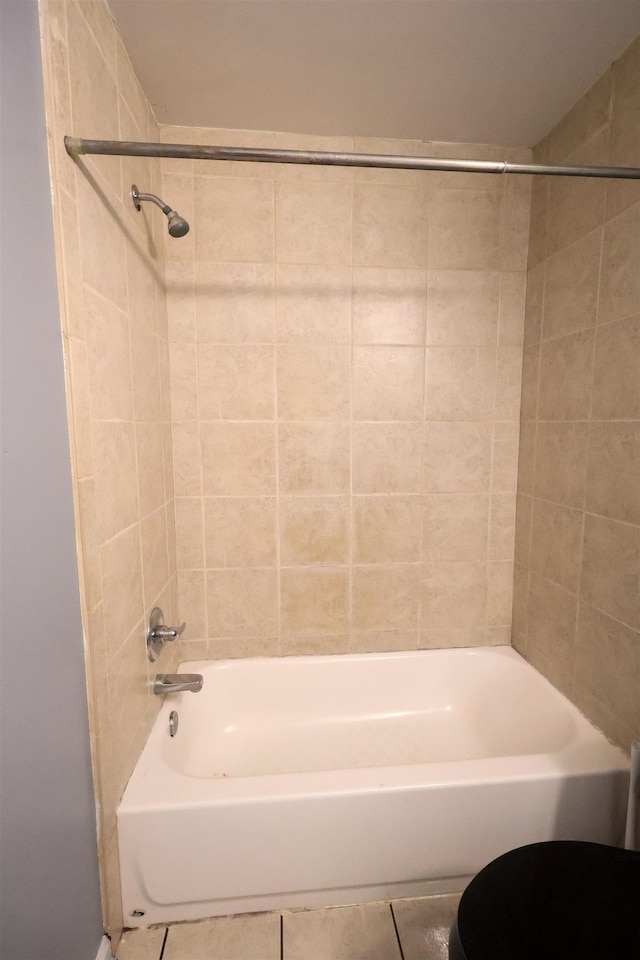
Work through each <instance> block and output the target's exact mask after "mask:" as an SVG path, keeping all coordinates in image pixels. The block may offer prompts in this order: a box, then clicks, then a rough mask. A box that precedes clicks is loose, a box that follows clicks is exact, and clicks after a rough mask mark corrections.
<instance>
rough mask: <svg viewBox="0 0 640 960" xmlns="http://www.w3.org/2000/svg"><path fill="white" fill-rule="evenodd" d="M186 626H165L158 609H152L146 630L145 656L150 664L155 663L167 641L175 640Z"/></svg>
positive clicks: (184, 624)
mask: <svg viewBox="0 0 640 960" xmlns="http://www.w3.org/2000/svg"><path fill="white" fill-rule="evenodd" d="M186 626H187V625H186V623H181V624H180V626H179V627H168V626H166V624H165V622H164V614H163V612H162V610H161V609H160V607H154V608H153V610H152V611H151V616H150V617H149V629H148V630H147V655H148V657H149V660H150V661H151V663H155V662H156V660H157V659H158V657H159V656H160V651H161V650H162V647H163V645H164V644H165V643H166V642H167V640H177V639H178V637H179V636H180V634H181V633H182V632H183V631H184V629H185V627H186Z"/></svg>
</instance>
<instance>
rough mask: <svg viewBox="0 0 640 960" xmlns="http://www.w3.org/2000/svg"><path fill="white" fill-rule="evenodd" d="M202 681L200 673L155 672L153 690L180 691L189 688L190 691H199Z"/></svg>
mask: <svg viewBox="0 0 640 960" xmlns="http://www.w3.org/2000/svg"><path fill="white" fill-rule="evenodd" d="M203 682H204V681H203V678H202V674H201V673H156V678H155V680H154V681H153V692H154V693H182V692H183V690H191V692H192V693H199V691H200V690H202V684H203Z"/></svg>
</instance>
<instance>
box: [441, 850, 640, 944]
mask: <svg viewBox="0 0 640 960" xmlns="http://www.w3.org/2000/svg"><path fill="white" fill-rule="evenodd" d="M457 923H458V936H459V938H460V943H461V945H462V948H463V950H464V955H465V957H466V960H640V853H635V852H634V851H631V850H620V849H619V848H617V847H608V846H604V845H603V844H599V843H586V842H582V841H573V840H554V841H548V842H545V843H533V844H531V845H529V846H527V847H519V848H518V849H517V850H511V851H510V852H509V853H505V854H504V855H503V856H501V857H498V859H497V860H494V861H493V862H492V863H490V864H489V865H488V866H486V867H485V868H484V869H483V870H481V871H480V873H479V874H478V875H477V876H476V877H475V878H474V879H473V880H472V881H471V883H470V884H469V886H468V887H467V889H466V890H465V892H464V894H463V895H462V899H461V901H460V906H459V909H458V921H457Z"/></svg>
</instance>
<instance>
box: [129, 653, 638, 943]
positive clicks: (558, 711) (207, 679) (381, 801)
mask: <svg viewBox="0 0 640 960" xmlns="http://www.w3.org/2000/svg"><path fill="white" fill-rule="evenodd" d="M181 669H182V670H183V671H185V672H187V671H188V672H198V673H202V674H203V675H204V688H203V690H202V692H201V693H198V694H193V693H183V694H171V695H169V696H167V697H166V702H165V703H164V704H163V706H162V710H161V712H160V715H159V717H158V719H157V722H156V724H155V726H154V728H153V730H152V732H151V735H150V737H149V741H148V743H147V744H146V746H145V749H144V751H143V753H142V756H141V757H140V760H139V762H138V764H137V766H136V769H135V771H134V773H133V775H132V777H131V780H130V782H129V785H128V786H127V789H126V791H125V794H124V797H123V800H122V803H121V804H120V808H119V811H118V836H119V845H120V864H121V875H122V895H123V905H124V915H125V923H126V924H127V925H133V926H135V925H147V924H151V923H159V922H168V921H174V920H189V919H196V918H199V917H207V916H216V915H220V914H227V913H242V912H246V911H255V910H271V909H277V908H283V907H294V906H324V905H328V904H339V903H349V902H351V903H353V902H362V901H365V900H374V899H384V898H392V897H403V896H418V895H422V894H425V893H431V892H446V891H449V890H459V889H462V888H463V887H464V885H465V884H466V882H467V881H468V879H469V878H470V876H472V875H473V874H475V873H476V872H477V871H478V870H479V869H480V868H481V867H482V866H484V865H485V864H486V863H487V862H488V861H489V860H491V859H493V858H494V857H496V856H498V855H499V854H501V853H504V852H505V851H507V850H509V849H511V848H513V847H516V846H519V845H521V844H525V843H531V842H534V841H537V840H546V839H559V838H564V839H585V840H594V841H600V842H603V843H617V842H619V841H620V838H621V836H622V834H623V830H624V811H625V804H626V795H627V781H628V761H627V758H626V757H625V755H624V754H623V752H622V751H620V750H618V749H617V748H615V747H613V746H611V745H610V744H609V743H608V742H607V741H606V739H605V738H604V737H603V736H602V735H601V734H600V733H598V731H597V730H595V728H594V727H592V726H591V725H590V724H589V723H588V722H587V721H586V720H585V719H584V718H583V717H582V716H581V715H580V713H579V712H578V711H577V710H576V709H575V708H574V707H573V706H572V705H571V704H570V703H569V702H568V701H567V700H566V699H565V698H564V697H562V696H561V695H560V694H559V693H558V692H557V691H556V690H555V689H554V688H553V687H552V686H551V685H550V684H549V683H547V681H546V680H544V678H542V677H541V676H540V675H539V674H538V673H537V672H536V671H535V670H533V668H532V667H530V666H529V665H528V664H527V663H525V661H524V660H522V659H521V658H520V657H519V656H518V654H517V653H515V652H514V651H513V650H512V649H511V648H509V647H489V648H485V649H464V650H447V651H443V650H433V651H421V652H418V653H397V654H396V653H391V654H377V655H366V656H355V655H353V656H331V657H289V658H284V659H254V660H231V661H229V660H227V661H213V662H197V663H186V664H183V666H182V668H181ZM172 710H176V711H177V712H178V715H179V729H178V733H177V735H176V736H175V737H174V738H171V737H170V736H169V732H168V721H169V713H170V711H172Z"/></svg>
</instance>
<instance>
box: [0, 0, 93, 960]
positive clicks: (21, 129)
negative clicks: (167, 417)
mask: <svg viewBox="0 0 640 960" xmlns="http://www.w3.org/2000/svg"><path fill="white" fill-rule="evenodd" d="M0 164H1V167H2V176H1V177H0V223H2V225H3V230H4V233H3V237H2V244H1V246H0V275H1V276H2V283H1V284H0V337H1V341H2V350H1V352H0V363H1V367H0V413H1V430H2V441H1V443H2V458H1V460H0V491H1V494H2V509H1V510H0V546H1V548H2V549H1V557H0V560H1V564H2V567H1V573H0V606H1V617H0V619H1V622H2V633H1V635H0V661H1V663H2V670H0V782H1V783H2V815H1V816H0V864H1V869H0V958H2V960H42V958H43V957H47V960H89V958H91V957H95V956H96V953H97V951H98V946H99V943H100V940H101V938H102V916H101V907H100V890H99V882H98V856H97V849H96V823H95V802H94V795H93V785H92V779H91V760H90V755H89V727H88V722H87V693H86V683H85V670H84V654H83V649H82V624H81V619H80V596H79V590H78V572H77V562H76V551H75V534H74V517H73V503H72V496H71V467H70V463H69V437H68V431H67V415H66V404H65V395H64V367H63V363H62V343H61V337H60V319H59V312H58V295H57V289H56V276H55V253H54V242H53V220H52V215H51V203H50V188H49V165H48V158H47V141H46V131H45V118H44V96H43V92H42V62H41V57H40V32H39V23H38V4H37V2H35V0H4V2H3V3H1V4H0ZM25 185H28V188H25ZM34 264H37V269H36V270H34Z"/></svg>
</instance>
